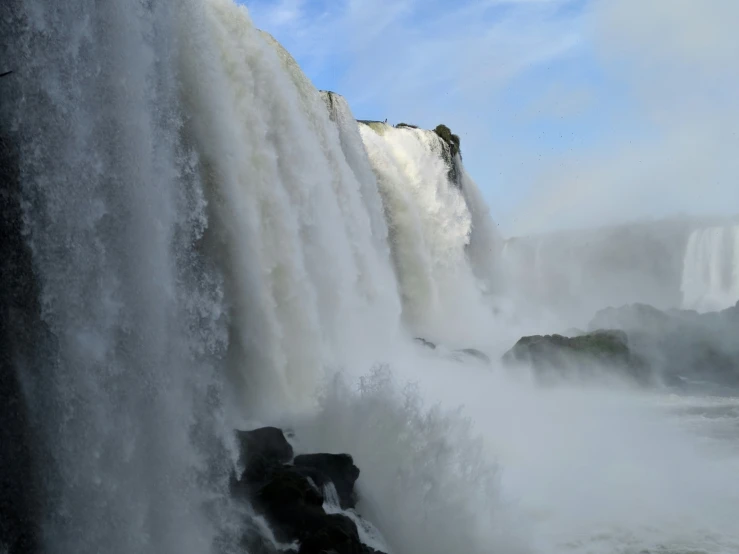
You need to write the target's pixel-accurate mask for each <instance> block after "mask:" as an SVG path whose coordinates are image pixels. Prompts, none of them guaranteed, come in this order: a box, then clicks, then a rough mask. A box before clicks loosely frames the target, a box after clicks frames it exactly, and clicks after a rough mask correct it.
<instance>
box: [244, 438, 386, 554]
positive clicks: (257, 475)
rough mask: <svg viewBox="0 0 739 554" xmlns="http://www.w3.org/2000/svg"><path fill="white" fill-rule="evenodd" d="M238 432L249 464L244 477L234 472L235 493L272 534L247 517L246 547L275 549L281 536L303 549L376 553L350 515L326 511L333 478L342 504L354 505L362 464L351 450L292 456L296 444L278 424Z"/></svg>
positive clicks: (265, 553)
mask: <svg viewBox="0 0 739 554" xmlns="http://www.w3.org/2000/svg"><path fill="white" fill-rule="evenodd" d="M237 437H238V439H239V446H240V449H241V452H240V454H241V458H242V461H245V463H246V469H245V470H244V472H243V473H242V475H241V478H236V476H235V475H233V476H232V492H233V493H234V498H235V499H237V500H238V499H239V498H243V499H246V500H248V502H249V504H250V505H251V506H252V507H253V509H254V510H256V513H257V514H259V515H260V516H263V517H264V519H265V520H266V521H267V523H268V524H269V529H270V530H271V534H269V533H268V534H269V535H270V537H272V535H274V539H272V538H268V537H267V536H265V535H264V534H260V533H258V532H256V531H255V529H256V527H257V526H256V525H254V523H255V521H250V522H247V523H246V529H245V535H244V541H243V544H244V546H245V547H246V548H247V550H248V551H250V552H251V551H254V552H256V553H258V554H259V553H261V554H272V553H273V552H275V551H276V550H275V544H274V543H273V542H274V541H277V542H279V543H283V544H293V543H295V542H298V543H299V544H300V552H302V553H303V554H319V553H332V552H333V553H335V554H373V553H375V552H376V551H375V550H373V549H371V548H369V547H367V546H366V545H364V544H363V543H362V542H361V540H360V538H359V532H358V530H357V526H356V524H355V523H354V521H353V520H352V519H351V518H349V517H347V516H346V515H343V514H327V513H326V510H325V509H324V507H323V506H324V502H325V498H324V495H323V490H324V487H326V486H327V485H329V484H331V483H333V485H334V487H335V489H336V492H337V495H338V497H339V504H340V508H341V509H350V508H354V506H355V505H356V496H355V493H354V483H355V482H356V480H357V478H358V477H359V468H358V467H357V466H355V465H354V460H353V459H352V457H351V456H350V455H348V454H325V453H319V454H303V455H300V456H295V458H294V459H293V450H292V447H291V446H290V444H289V443H288V442H287V440H286V439H285V436H284V434H283V432H282V431H281V430H280V429H277V428H275V427H264V428H261V429H255V430H253V431H237ZM289 462H292V463H289ZM353 517H354V516H353Z"/></svg>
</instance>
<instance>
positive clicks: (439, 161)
mask: <svg viewBox="0 0 739 554" xmlns="http://www.w3.org/2000/svg"><path fill="white" fill-rule="evenodd" d="M360 132H361V135H362V139H363V141H364V145H365V147H366V149H367V152H368V154H369V158H370V161H371V163H372V167H373V169H374V171H375V174H376V175H377V183H378V186H379V189H380V194H381V195H382V199H383V202H384V205H385V213H386V218H387V220H388V226H389V232H390V242H391V246H392V254H393V261H394V264H395V268H396V273H397V276H398V280H399V282H400V289H401V294H402V297H403V317H404V320H405V322H406V324H407V325H408V326H409V327H410V328H411V329H412V330H413V332H415V333H416V334H421V335H424V336H427V337H433V338H439V339H442V340H449V341H452V342H454V341H457V342H461V341H464V340H468V341H470V340H471V341H480V342H484V340H485V338H484V334H483V333H482V330H483V328H484V326H485V324H486V323H485V322H487V325H488V327H489V318H491V312H490V310H489V309H488V308H487V307H486V306H485V305H484V302H483V289H484V282H481V281H480V280H479V279H478V278H477V276H476V272H475V270H474V268H476V269H477V270H478V275H483V276H485V277H486V278H488V279H490V278H491V271H490V269H489V262H488V261H487V260H485V259H484V256H485V254H486V252H487V251H489V250H492V249H493V247H492V246H491V243H492V242H493V240H494V239H493V238H491V239H486V238H481V239H477V238H475V240H474V242H473V243H472V244H473V245H474V246H473V250H472V260H473V262H472V263H471V260H470V257H468V254H467V249H468V247H469V246H470V245H471V235H473V234H476V233H478V232H479V233H481V234H488V233H490V228H489V227H485V226H484V225H483V224H482V223H481V221H482V220H483V218H485V217H488V214H487V209H486V208H484V203H483V201H482V200H481V198H480V196H479V191H477V188H476V185H475V184H474V182H472V181H471V179H469V178H468V177H467V176H466V175H463V176H462V186H461V187H460V185H459V183H458V182H454V181H452V180H451V179H450V174H451V173H453V172H451V171H450V167H449V163H448V161H447V160H448V159H449V156H448V152H446V153H445V148H447V149H448V146H447V145H446V144H445V143H444V142H443V141H442V140H441V139H440V137H439V136H438V135H437V134H436V133H435V132H433V131H425V130H421V129H415V128H411V127H401V128H394V127H390V126H388V125H386V124H383V123H371V124H362V125H360ZM468 199H469V200H470V203H471V205H472V206H473V209H472V210H471V209H470V207H469V206H468ZM475 224H477V225H476V226H475ZM473 227H474V231H473Z"/></svg>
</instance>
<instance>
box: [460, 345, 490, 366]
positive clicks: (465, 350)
mask: <svg viewBox="0 0 739 554" xmlns="http://www.w3.org/2000/svg"><path fill="white" fill-rule="evenodd" d="M457 352H458V353H460V354H464V355H466V356H471V357H473V358H477V359H478V360H480V361H481V362H484V363H486V364H489V363H490V358H489V357H488V355H487V354H485V353H484V352H480V351H479V350H476V349H474V348H463V349H462V350H457Z"/></svg>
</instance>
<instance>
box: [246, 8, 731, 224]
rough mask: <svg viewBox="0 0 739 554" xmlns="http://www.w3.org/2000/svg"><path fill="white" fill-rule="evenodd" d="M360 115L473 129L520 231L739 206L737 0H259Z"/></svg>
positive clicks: (492, 191) (505, 216) (497, 194)
mask: <svg viewBox="0 0 739 554" xmlns="http://www.w3.org/2000/svg"><path fill="white" fill-rule="evenodd" d="M244 3H245V4H246V5H247V7H248V9H249V11H250V13H251V16H252V19H253V20H254V22H255V24H256V25H257V26H258V27H260V28H262V29H264V30H266V31H268V32H270V33H272V34H273V35H274V36H275V37H276V38H277V39H278V40H279V41H280V42H281V43H282V44H283V45H284V46H285V47H286V48H287V49H288V50H289V51H290V52H291V53H292V54H293V56H294V57H295V58H296V59H297V60H298V62H299V63H300V65H301V67H302V68H303V70H304V71H305V72H306V74H307V75H308V76H309V77H310V78H311V79H312V80H313V82H314V83H315V85H316V86H317V87H318V88H321V89H329V90H334V91H336V92H339V93H341V94H343V95H344V96H345V97H346V98H347V99H348V100H349V103H350V104H351V106H352V109H353V111H354V114H355V116H356V117H358V118H361V119H385V118H388V119H389V121H390V122H391V123H398V122H401V121H404V122H408V123H414V124H417V125H420V126H423V127H433V126H435V125H436V124H438V123H440V122H444V123H446V124H447V125H449V126H450V127H451V128H452V129H453V130H454V131H455V132H456V133H458V134H459V135H460V136H461V138H462V152H463V155H464V158H465V165H466V167H467V169H468V171H469V172H470V173H471V175H472V177H473V178H474V179H475V180H476V181H477V183H478V185H479V186H480V188H481V189H482V190H483V192H484V194H485V197H486V199H487V200H488V203H489V205H490V209H491V212H492V215H493V217H494V218H495V219H496V221H498V222H499V223H500V226H501V229H502V230H503V232H504V233H505V234H524V233H529V232H537V231H541V230H549V229H552V228H559V227H579V226H589V225H598V224H606V223H616V222H622V221H628V220H635V219H643V218H659V217H663V216H668V215H672V214H678V213H695V214H698V213H700V214H707V213H710V214H712V213H716V214H722V213H739V156H737V155H736V153H737V152H739V135H737V129H739V100H737V94H736V91H738V90H739V63H737V61H736V60H737V59H739V34H737V33H736V28H737V27H739V1H737V0H700V1H698V0H456V1H455V2H449V1H446V2H442V1H440V0H246V1H245V2H244Z"/></svg>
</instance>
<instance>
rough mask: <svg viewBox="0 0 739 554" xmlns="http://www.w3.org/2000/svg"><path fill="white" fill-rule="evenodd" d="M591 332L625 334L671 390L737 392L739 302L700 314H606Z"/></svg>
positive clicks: (641, 307) (646, 310) (626, 309)
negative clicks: (693, 388) (603, 330)
mask: <svg viewBox="0 0 739 554" xmlns="http://www.w3.org/2000/svg"><path fill="white" fill-rule="evenodd" d="M594 327H609V328H612V329H617V330H620V331H621V332H623V333H625V334H626V335H627V336H628V341H629V344H630V346H631V349H632V351H633V352H635V353H636V354H637V355H639V356H640V357H641V358H643V359H644V360H646V361H647V362H648V364H649V365H650V367H651V368H652V370H653V371H654V372H655V374H656V375H657V376H658V377H659V378H660V380H661V381H662V382H663V383H665V384H667V385H669V386H678V387H681V388H684V387H690V386H695V385H697V384H701V383H702V384H703V385H704V386H707V387H709V388H711V387H726V386H730V387H739V302H738V303H737V305H736V306H733V307H731V308H728V309H726V310H723V311H720V312H710V313H704V314H699V313H697V312H694V311H690V310H669V311H661V310H658V309H656V308H653V307H652V306H648V305H646V304H632V305H628V306H622V307H620V308H607V309H605V310H601V311H600V312H598V313H597V314H596V315H595V317H594V318H593V320H592V321H591V323H590V328H594Z"/></svg>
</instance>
